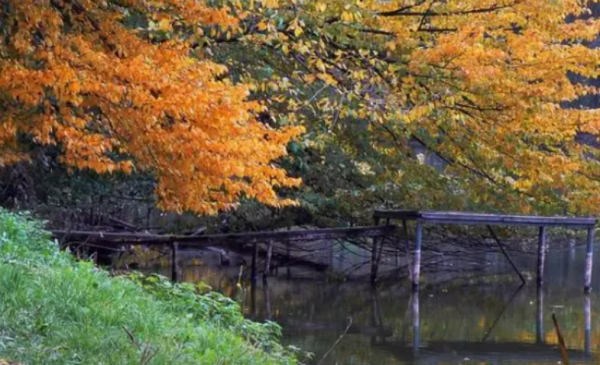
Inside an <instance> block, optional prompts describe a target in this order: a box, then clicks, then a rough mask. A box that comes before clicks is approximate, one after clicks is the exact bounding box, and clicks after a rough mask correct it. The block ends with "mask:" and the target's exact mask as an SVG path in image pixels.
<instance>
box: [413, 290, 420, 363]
mask: <svg viewBox="0 0 600 365" xmlns="http://www.w3.org/2000/svg"><path fill="white" fill-rule="evenodd" d="M411 307H412V315H413V356H414V357H415V360H416V357H417V356H419V349H420V347H421V317H420V314H419V292H418V291H415V292H413V293H412V296H411Z"/></svg>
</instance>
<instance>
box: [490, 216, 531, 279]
mask: <svg viewBox="0 0 600 365" xmlns="http://www.w3.org/2000/svg"><path fill="white" fill-rule="evenodd" d="M487 228H488V231H490V234H491V235H492V238H494V241H496V244H497V245H498V247H500V251H502V254H503V255H504V257H506V260H508V263H509V264H510V266H511V267H512V268H513V270H514V271H515V272H516V273H517V275H519V278H520V279H521V283H523V284H525V283H526V281H525V278H524V277H523V274H521V271H520V270H519V268H518V267H517V265H515V263H514V262H513V260H512V259H511V258H510V256H509V255H508V252H506V250H505V249H504V245H502V242H501V241H500V238H498V236H496V233H495V232H494V230H493V229H492V226H490V225H488V226H487Z"/></svg>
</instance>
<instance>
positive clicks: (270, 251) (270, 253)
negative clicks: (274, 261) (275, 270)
mask: <svg viewBox="0 0 600 365" xmlns="http://www.w3.org/2000/svg"><path fill="white" fill-rule="evenodd" d="M271 256H273V241H269V243H268V246H267V258H266V259H265V272H264V273H263V281H266V280H267V277H268V276H269V274H270V270H271Z"/></svg>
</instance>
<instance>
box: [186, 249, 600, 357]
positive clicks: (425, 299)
mask: <svg viewBox="0 0 600 365" xmlns="http://www.w3.org/2000/svg"><path fill="white" fill-rule="evenodd" d="M584 257H585V252H584V250H583V249H580V248H578V249H574V250H566V251H560V252H553V253H550V254H549V255H548V256H547V264H546V274H545V276H546V282H545V284H544V287H543V289H542V290H541V291H538V290H537V289H536V285H535V280H529V282H528V283H527V285H525V286H523V287H521V282H520V280H519V279H518V277H516V275H514V273H512V272H511V271H510V268H509V267H508V265H507V264H506V263H505V262H504V260H503V258H502V257H497V258H496V259H495V262H496V263H497V264H496V265H492V266H489V267H488V268H486V269H484V271H483V272H478V273H477V274H476V275H475V276H467V275H464V274H463V275H459V276H458V277H455V279H453V280H443V281H438V282H436V283H435V284H431V285H429V286H428V287H426V288H424V289H423V290H421V292H420V293H419V294H418V295H415V294H411V291H410V290H409V285H408V284H407V283H405V282H402V283H398V284H389V283H388V284H383V285H381V286H380V287H379V288H378V289H373V288H372V287H371V286H369V285H367V284H365V283H362V282H357V281H352V282H339V281H333V280H330V281H329V282H328V281H327V280H324V279H320V280H314V279H294V278H293V276H292V278H291V279H288V278H286V275H281V276H279V277H274V278H270V279H269V280H268V283H263V282H262V281H259V283H257V285H256V286H255V287H251V286H248V285H242V286H241V287H240V286H239V285H237V284H238V276H239V275H238V274H239V268H237V267H229V268H225V269H217V268H215V267H213V266H206V265H203V264H202V263H199V262H198V260H186V261H185V262H184V265H182V267H183V270H184V272H183V277H184V279H185V280H186V281H199V280H203V281H205V282H207V283H209V285H211V286H212V287H213V288H214V289H215V290H218V291H221V292H223V293H225V294H226V295H228V296H231V297H232V298H235V299H236V300H238V301H239V302H240V304H241V306H242V309H243V311H244V313H245V315H247V316H248V317H250V318H253V319H257V320H267V319H269V320H273V321H276V322H278V323H280V324H281V325H282V327H283V332H284V341H285V343H286V344H288V345H293V346H296V347H299V348H301V349H303V350H305V351H309V352H312V353H313V354H314V356H313V359H312V360H311V361H309V363H313V364H317V363H319V364H321V365H325V364H329V365H333V364H359V365H375V364H381V365H384V364H385V365H396V364H523V365H524V364H557V363H560V361H561V356H560V351H559V349H558V347H557V343H558V338H557V334H556V331H555V326H554V324H553V320H552V314H553V313H554V314H555V315H556V319H557V321H558V324H559V326H560V330H561V332H562V335H563V337H564V339H565V343H566V346H567V348H568V349H569V358H570V360H571V363H595V362H596V360H597V357H596V352H597V350H598V345H599V344H600V342H599V341H600V323H598V318H600V317H599V316H600V298H599V297H598V294H597V293H599V292H600V262H598V261H597V262H596V263H595V268H594V279H595V282H594V284H593V288H594V289H593V291H592V294H591V295H589V296H586V295H584V294H583V272H584ZM596 257H597V258H599V259H600V255H598V254H597V255H596ZM486 259H487V260H488V261H489V259H490V258H489V257H487V258H486ZM516 261H517V264H518V266H519V267H520V268H521V269H522V270H523V271H524V272H526V274H528V276H529V277H532V275H531V273H533V272H535V261H536V258H535V257H534V256H526V257H517V258H516ZM427 275H430V274H427V273H426V274H425V276H427ZM336 343H337V344H336ZM334 344H335V346H334ZM324 356H325V357H324Z"/></svg>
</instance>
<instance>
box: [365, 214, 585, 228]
mask: <svg viewBox="0 0 600 365" xmlns="http://www.w3.org/2000/svg"><path fill="white" fill-rule="evenodd" d="M374 215H375V216H376V217H380V218H381V217H385V218H396V219H406V220H419V221H422V222H426V223H439V224H491V225H511V226H542V225H543V226H569V227H593V226H594V225H595V224H596V218H593V217H563V216H558V217H549V216H528V215H509V214H484V213H468V212H419V211H409V210H377V211H375V213H374Z"/></svg>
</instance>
